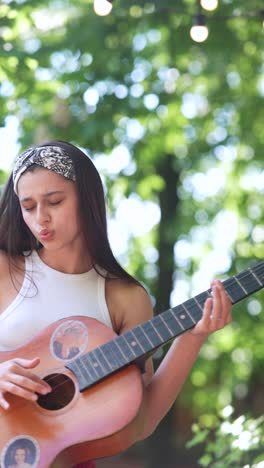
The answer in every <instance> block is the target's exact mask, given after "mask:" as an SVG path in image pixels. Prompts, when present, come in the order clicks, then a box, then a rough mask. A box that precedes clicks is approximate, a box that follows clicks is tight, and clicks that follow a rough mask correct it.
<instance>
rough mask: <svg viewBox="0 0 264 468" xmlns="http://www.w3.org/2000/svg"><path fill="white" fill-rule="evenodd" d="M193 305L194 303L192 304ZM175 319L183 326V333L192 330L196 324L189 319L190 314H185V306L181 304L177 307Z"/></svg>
mask: <svg viewBox="0 0 264 468" xmlns="http://www.w3.org/2000/svg"><path fill="white" fill-rule="evenodd" d="M188 303H189V304H190V301H188ZM193 304H195V303H193ZM176 314H177V318H178V319H179V320H180V323H181V325H182V326H183V329H184V331H185V330H189V329H190V328H193V327H194V325H196V322H194V321H193V318H191V317H190V314H189V313H187V312H186V304H185V306H184V304H181V305H179V306H178V307H177V312H176Z"/></svg>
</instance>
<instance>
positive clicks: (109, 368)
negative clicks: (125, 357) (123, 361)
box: [93, 347, 113, 373]
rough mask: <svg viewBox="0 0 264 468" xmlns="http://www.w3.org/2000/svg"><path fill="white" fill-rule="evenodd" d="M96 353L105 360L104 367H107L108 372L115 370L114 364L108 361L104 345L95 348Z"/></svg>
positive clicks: (100, 358)
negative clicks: (103, 348)
mask: <svg viewBox="0 0 264 468" xmlns="http://www.w3.org/2000/svg"><path fill="white" fill-rule="evenodd" d="M93 352H94V353H95V354H98V355H99V356H98V358H99V360H101V361H103V363H104V367H105V369H106V372H109V373H110V372H111V370H113V366H112V365H111V363H110V362H109V361H108V359H107V357H106V356H105V354H104V352H103V351H102V347H99V348H95V349H94V351H93Z"/></svg>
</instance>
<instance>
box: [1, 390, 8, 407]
mask: <svg viewBox="0 0 264 468" xmlns="http://www.w3.org/2000/svg"><path fill="white" fill-rule="evenodd" d="M0 406H1V407H2V408H3V409H4V410H8V409H9V407H10V405H9V403H8V401H6V399H5V398H4V395H3V393H2V392H0Z"/></svg>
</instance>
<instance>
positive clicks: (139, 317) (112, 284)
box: [106, 279, 153, 333]
mask: <svg viewBox="0 0 264 468" xmlns="http://www.w3.org/2000/svg"><path fill="white" fill-rule="evenodd" d="M106 302H107V306H108V309H109V312H110V315H111V319H112V323H113V327H114V330H115V331H116V332H117V333H123V332H124V331H126V330H129V329H130V328H133V327H135V326H136V325H138V324H139V323H142V322H145V321H146V320H149V319H150V318H152V316H153V310H152V304H151V300H150V297H149V295H148V293H147V291H146V290H145V289H144V288H143V287H141V286H139V285H137V284H134V283H129V282H127V281H124V280H120V279H107V280H106Z"/></svg>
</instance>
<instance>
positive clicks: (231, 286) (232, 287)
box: [223, 277, 245, 304]
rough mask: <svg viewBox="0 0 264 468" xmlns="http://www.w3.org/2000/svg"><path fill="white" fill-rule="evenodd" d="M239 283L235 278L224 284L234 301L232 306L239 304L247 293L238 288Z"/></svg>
mask: <svg viewBox="0 0 264 468" xmlns="http://www.w3.org/2000/svg"><path fill="white" fill-rule="evenodd" d="M237 284H238V283H237V282H236V281H235V279H234V277H232V278H230V279H228V280H226V281H224V282H223V285H224V287H225V289H226V291H227V293H228V295H229V297H230V299H231V301H232V304H235V303H236V302H238V301H239V300H240V299H241V298H243V297H245V293H244V291H243V290H242V289H241V288H238V287H237Z"/></svg>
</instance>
